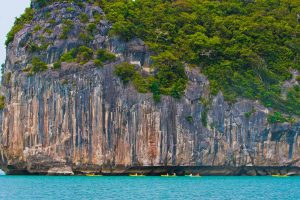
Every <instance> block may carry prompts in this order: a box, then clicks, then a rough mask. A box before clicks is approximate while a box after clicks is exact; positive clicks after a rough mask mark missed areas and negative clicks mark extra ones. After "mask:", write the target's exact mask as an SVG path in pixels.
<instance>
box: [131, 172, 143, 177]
mask: <svg viewBox="0 0 300 200" xmlns="http://www.w3.org/2000/svg"><path fill="white" fill-rule="evenodd" d="M129 176H145V175H143V174H137V173H136V174H129Z"/></svg>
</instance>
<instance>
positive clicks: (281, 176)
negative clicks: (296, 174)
mask: <svg viewBox="0 0 300 200" xmlns="http://www.w3.org/2000/svg"><path fill="white" fill-rule="evenodd" d="M272 177H278V178H287V177H289V176H288V175H278V174H274V175H272Z"/></svg>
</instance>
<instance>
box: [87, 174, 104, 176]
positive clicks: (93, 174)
mask: <svg viewBox="0 0 300 200" xmlns="http://www.w3.org/2000/svg"><path fill="white" fill-rule="evenodd" d="M85 176H102V175H97V174H86V175H85Z"/></svg>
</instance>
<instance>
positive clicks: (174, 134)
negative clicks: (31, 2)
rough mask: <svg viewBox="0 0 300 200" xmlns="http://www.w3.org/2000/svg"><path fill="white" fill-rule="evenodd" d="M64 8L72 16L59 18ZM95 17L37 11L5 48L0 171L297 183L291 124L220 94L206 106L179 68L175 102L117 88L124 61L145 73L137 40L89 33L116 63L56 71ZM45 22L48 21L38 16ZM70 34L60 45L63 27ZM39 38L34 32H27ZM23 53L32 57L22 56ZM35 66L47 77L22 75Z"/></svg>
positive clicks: (53, 8) (145, 58) (204, 84)
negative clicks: (272, 177) (272, 178)
mask: <svg viewBox="0 0 300 200" xmlns="http://www.w3.org/2000/svg"><path fill="white" fill-rule="evenodd" d="M68 7H72V8H73V9H72V10H69V11H68V9H67V8H68ZM95 12H96V13H99V14H100V15H103V14H104V13H103V11H102V10H101V8H99V7H95V6H93V5H89V4H85V6H84V7H79V6H77V5H73V4H72V3H67V2H64V3H54V4H53V5H50V6H47V7H45V8H43V9H40V10H37V11H36V12H35V14H34V18H33V20H32V22H31V23H30V24H26V25H25V26H24V27H23V29H22V30H21V31H19V32H18V33H17V34H16V36H15V38H14V40H13V41H12V42H11V43H10V44H9V45H8V47H7V59H6V63H5V68H4V74H5V75H7V74H10V77H9V79H8V78H3V81H2V93H3V95H4V96H5V108H4V110H3V111H2V112H1V121H2V123H1V129H2V131H1V133H0V142H1V143H0V165H1V168H3V170H5V171H6V172H7V173H9V174H82V173H103V174H126V173H131V172H143V173H147V174H159V173H166V172H169V173H171V172H174V171H175V172H177V173H179V174H180V173H181V174H183V173H190V172H196V171H197V172H199V171H200V173H202V174H249V175H255V174H260V175H265V174H272V173H282V174H286V173H290V174H300V135H299V133H300V123H299V122H295V123H293V124H289V123H284V124H269V123H268V121H267V115H268V113H269V112H271V110H269V109H267V108H265V107H263V106H262V105H261V104H260V103H259V102H254V101H250V100H246V99H239V100H238V101H237V102H236V103H233V104H228V103H227V102H226V101H224V99H223V96H222V93H219V94H218V95H217V96H211V95H210V93H209V81H208V80H207V79H206V77H205V76H203V75H201V73H200V72H199V71H198V70H196V69H189V68H188V67H187V68H186V73H187V76H188V79H189V83H188V88H187V89H186V91H185V95H184V96H183V97H182V98H181V99H180V100H177V99H174V98H172V97H168V96H164V97H162V99H161V102H159V103H155V102H154V101H153V98H152V94H141V93H138V92H137V91H136V90H135V89H134V87H133V86H132V85H130V84H129V85H123V84H122V82H121V81H120V79H119V78H118V77H116V76H115V74H114V66H115V65H116V64H118V63H120V62H123V61H126V62H130V63H133V64H135V65H136V69H137V70H140V71H142V72H143V73H145V74H147V73H149V69H148V68H147V66H149V62H151V61H150V52H148V50H147V47H146V45H145V44H144V43H143V41H141V40H139V39H134V40H132V41H129V42H124V41H121V40H119V39H118V38H114V37H110V36H109V35H108V30H109V29H110V24H109V23H108V22H107V21H105V20H101V21H100V23H97V27H96V32H95V36H94V38H93V40H92V41H91V42H90V43H89V45H90V47H92V48H93V49H99V48H100V49H106V50H107V51H110V52H112V53H113V54H115V55H116V56H117V60H116V61H114V62H108V63H105V64H104V66H103V67H102V68H98V67H96V66H95V65H94V62H92V61H90V62H87V63H85V64H83V65H80V64H77V63H75V62H73V63H64V62H63V63H62V66H61V68H60V69H58V70H57V69H56V70H55V69H53V63H55V62H56V61H57V60H58V59H59V58H60V56H61V55H62V54H63V53H64V52H66V51H68V50H70V49H72V48H73V47H78V46H80V45H83V44H85V43H84V42H83V41H82V39H80V37H79V35H80V32H81V31H82V30H83V29H84V28H85V26H86V24H84V23H82V22H81V21H80V20H79V16H80V14H81V13H86V14H87V15H88V16H89V19H90V21H91V22H92V21H93V20H94V19H93V16H94V13H95ZM45 13H48V14H47V15H48V16H45ZM65 19H69V20H72V21H73V22H74V26H73V27H72V29H71V30H70V32H69V33H68V37H67V38H64V39H62V38H61V37H60V35H61V33H62V32H63V29H64V25H63V20H65ZM37 26H38V27H39V28H36V27H37ZM33 43H34V44H35V45H37V46H38V47H41V46H42V45H43V44H45V43H47V47H46V48H45V49H43V50H39V51H30V47H32V45H33ZM34 56H38V57H39V58H41V59H42V60H43V61H44V62H46V63H47V64H48V68H49V69H48V70H46V71H44V72H38V73H36V74H34V75H29V74H28V72H26V70H24V69H25V68H26V67H27V66H28V64H29V63H30V62H31V59H32V58H33V57H34Z"/></svg>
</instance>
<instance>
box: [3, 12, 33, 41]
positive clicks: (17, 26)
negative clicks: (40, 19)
mask: <svg viewBox="0 0 300 200" xmlns="http://www.w3.org/2000/svg"><path fill="white" fill-rule="evenodd" d="M33 15H34V10H33V9H31V8H27V9H26V10H25V13H24V14H22V15H21V17H19V18H16V21H15V23H14V26H13V27H12V29H11V30H10V31H9V33H8V34H7V36H6V41H5V45H6V46H7V45H9V43H11V42H12V41H13V40H14V38H15V34H16V33H18V32H19V31H20V30H21V29H22V28H23V27H24V25H25V24H26V23H30V22H31V20H32V18H33Z"/></svg>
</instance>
